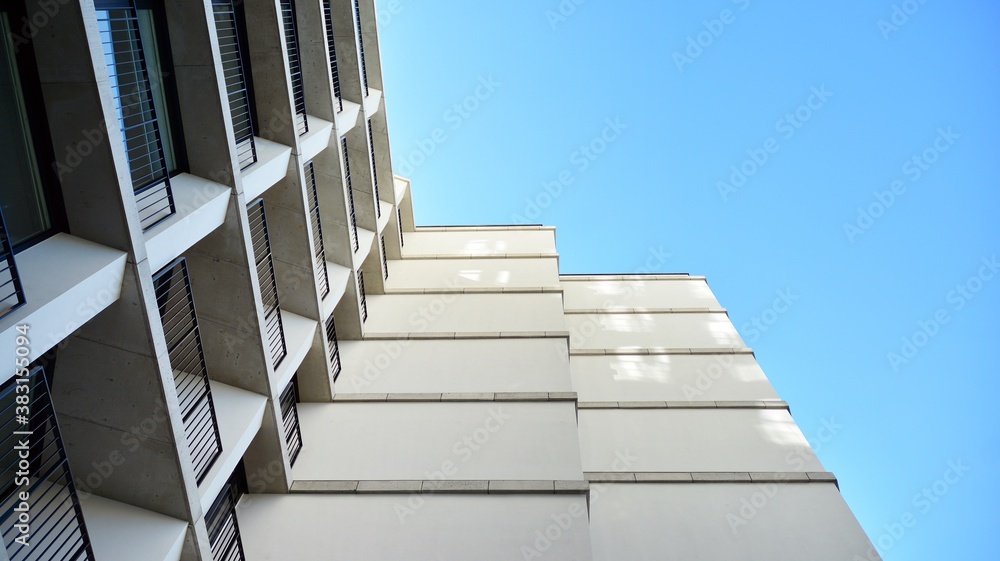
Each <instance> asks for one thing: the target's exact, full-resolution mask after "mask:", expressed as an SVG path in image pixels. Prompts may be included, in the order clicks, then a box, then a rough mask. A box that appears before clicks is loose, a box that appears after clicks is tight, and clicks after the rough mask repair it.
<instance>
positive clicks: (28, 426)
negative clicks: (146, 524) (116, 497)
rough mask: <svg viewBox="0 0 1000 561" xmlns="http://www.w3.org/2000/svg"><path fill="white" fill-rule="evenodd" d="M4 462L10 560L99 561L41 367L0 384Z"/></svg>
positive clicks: (1, 499) (0, 490)
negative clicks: (24, 518)
mask: <svg viewBox="0 0 1000 561" xmlns="http://www.w3.org/2000/svg"><path fill="white" fill-rule="evenodd" d="M0 466H2V468H0V474H2V475H0V532H2V534H3V544H4V546H5V549H6V556H5V557H4V559H10V561H43V560H44V561H71V560H72V561H93V560H94V558H95V557H94V551H93V549H92V548H91V545H90V535H89V534H88V533H87V526H86V524H85V523H84V519H83V511H82V510H81V508H80V500H79V497H78V496H77V493H76V487H75V486H74V484H73V476H72V474H71V473H70V467H69V460H68V459H67V458H66V450H65V446H64V445H63V441H62V437H61V436H60V432H59V423H58V420H57V419H56V414H55V409H54V407H53V406H52V398H51V396H50V395H49V388H48V384H47V383H46V379H45V372H44V370H43V369H42V368H41V367H35V368H32V369H30V371H29V370H28V369H20V370H19V372H18V374H17V377H15V378H12V379H10V380H9V381H8V382H7V383H6V384H4V385H3V387H2V388H0ZM23 516H27V517H28V519H27V520H28V522H25V520H22V519H21V517H23ZM19 526H21V527H20V528H19ZM22 530H25V532H22Z"/></svg>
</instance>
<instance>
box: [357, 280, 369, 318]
mask: <svg viewBox="0 0 1000 561" xmlns="http://www.w3.org/2000/svg"><path fill="white" fill-rule="evenodd" d="M358 294H359V295H360V296H361V322H362V323H364V322H366V321H368V299H367V298H366V297H365V273H364V271H358Z"/></svg>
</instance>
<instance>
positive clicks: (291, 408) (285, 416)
mask: <svg viewBox="0 0 1000 561" xmlns="http://www.w3.org/2000/svg"><path fill="white" fill-rule="evenodd" d="M278 402H279V405H281V422H282V424H283V425H284V429H285V444H287V445H288V459H289V463H290V464H291V465H293V466H294V465H295V460H296V459H297V458H298V457H299V452H301V451H302V428H301V427H300V426H299V410H298V407H297V406H296V404H297V403H298V402H299V388H298V383H297V381H296V380H295V377H292V381H290V382H288V387H287V388H285V391H283V392H281V398H280V399H279V400H278Z"/></svg>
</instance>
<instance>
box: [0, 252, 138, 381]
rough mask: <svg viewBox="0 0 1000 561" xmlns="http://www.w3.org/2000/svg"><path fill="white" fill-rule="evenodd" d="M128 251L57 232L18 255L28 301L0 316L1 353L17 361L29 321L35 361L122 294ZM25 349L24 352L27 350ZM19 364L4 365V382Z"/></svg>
mask: <svg viewBox="0 0 1000 561" xmlns="http://www.w3.org/2000/svg"><path fill="white" fill-rule="evenodd" d="M126 257H127V256H126V254H125V253H124V252H121V251H118V250H116V249H111V248H108V247H105V246H102V245H99V244H96V243H93V242H89V241H86V240H82V239H80V238H77V237H74V236H71V235H69V234H56V235H55V236H52V237H51V238H49V239H47V240H45V241H43V242H41V243H39V244H37V245H34V246H32V247H31V248H29V249H26V250H25V251H22V252H21V253H18V254H17V255H16V256H15V258H14V259H15V261H16V263H17V269H18V274H19V275H20V278H21V285H22V286H23V287H24V296H25V304H24V305H22V306H21V307H20V308H17V309H16V310H14V311H13V312H11V313H9V314H7V315H6V316H4V317H3V319H2V320H0V357H2V359H3V360H4V364H8V365H13V364H14V359H15V356H20V355H16V354H15V353H16V351H17V348H18V345H17V344H16V343H17V341H16V339H17V336H18V335H19V334H20V333H19V332H18V330H17V327H18V326H19V325H27V326H28V333H27V337H28V340H29V344H28V345H25V346H24V347H26V348H27V349H28V354H27V358H28V359H29V362H30V361H33V360H35V359H36V358H38V357H39V356H41V355H42V354H44V353H45V352H46V351H48V350H49V349H51V348H52V347H53V346H55V345H56V344H58V343H59V341H61V340H63V339H65V338H66V337H67V336H69V334H70V333H72V332H73V331H75V330H76V329H77V328H78V327H80V326H81V325H83V324H84V323H86V322H88V321H90V319H91V318H93V317H94V316H96V315H97V314H99V313H100V312H101V311H102V310H104V309H105V308H107V307H108V306H110V305H111V304H112V303H114V302H115V301H116V300H118V298H119V297H120V296H121V287H122V278H123V277H124V275H125V261H126ZM22 352H23V351H22ZM13 375H14V368H4V369H2V370H0V381H6V380H7V379H9V378H10V377H11V376H13Z"/></svg>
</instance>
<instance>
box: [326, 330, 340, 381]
mask: <svg viewBox="0 0 1000 561" xmlns="http://www.w3.org/2000/svg"><path fill="white" fill-rule="evenodd" d="M326 342H327V346H329V347H330V371H331V372H332V373H333V381H334V382H336V381H337V376H340V344H339V343H337V324H335V323H334V322H333V314H330V317H328V318H326Z"/></svg>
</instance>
